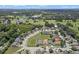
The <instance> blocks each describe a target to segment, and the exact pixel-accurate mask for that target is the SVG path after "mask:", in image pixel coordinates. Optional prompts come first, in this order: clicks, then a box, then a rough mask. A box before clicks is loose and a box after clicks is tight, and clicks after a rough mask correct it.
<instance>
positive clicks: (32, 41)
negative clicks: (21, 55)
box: [27, 33, 50, 47]
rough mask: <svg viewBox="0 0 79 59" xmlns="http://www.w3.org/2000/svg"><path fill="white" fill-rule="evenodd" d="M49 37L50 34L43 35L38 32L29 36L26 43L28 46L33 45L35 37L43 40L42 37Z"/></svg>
mask: <svg viewBox="0 0 79 59" xmlns="http://www.w3.org/2000/svg"><path fill="white" fill-rule="evenodd" d="M49 38H50V35H44V34H41V33H39V34H37V35H35V36H33V37H31V38H30V39H29V40H28V42H27V45H28V46H29V47H35V43H36V40H37V39H42V40H44V39H49Z"/></svg>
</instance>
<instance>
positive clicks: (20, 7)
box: [0, 5, 79, 9]
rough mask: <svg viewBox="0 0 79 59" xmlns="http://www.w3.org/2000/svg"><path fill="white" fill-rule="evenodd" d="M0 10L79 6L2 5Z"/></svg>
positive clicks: (77, 7) (74, 7)
mask: <svg viewBox="0 0 79 59" xmlns="http://www.w3.org/2000/svg"><path fill="white" fill-rule="evenodd" d="M0 9H79V5H0Z"/></svg>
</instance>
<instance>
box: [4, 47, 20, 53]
mask: <svg viewBox="0 0 79 59" xmlns="http://www.w3.org/2000/svg"><path fill="white" fill-rule="evenodd" d="M19 49H20V48H19V47H15V48H14V47H9V48H8V50H7V51H6V52H5V54H13V53H14V52H16V51H17V50H19Z"/></svg>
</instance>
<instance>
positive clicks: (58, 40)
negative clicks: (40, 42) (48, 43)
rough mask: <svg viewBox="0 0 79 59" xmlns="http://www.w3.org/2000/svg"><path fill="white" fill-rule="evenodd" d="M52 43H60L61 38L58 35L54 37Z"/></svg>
mask: <svg viewBox="0 0 79 59" xmlns="http://www.w3.org/2000/svg"><path fill="white" fill-rule="evenodd" d="M54 43H55V45H60V44H61V38H60V37H59V36H58V35H57V36H55V37H54Z"/></svg>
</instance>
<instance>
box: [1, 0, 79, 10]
mask: <svg viewBox="0 0 79 59" xmlns="http://www.w3.org/2000/svg"><path fill="white" fill-rule="evenodd" d="M0 9H79V0H0Z"/></svg>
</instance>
